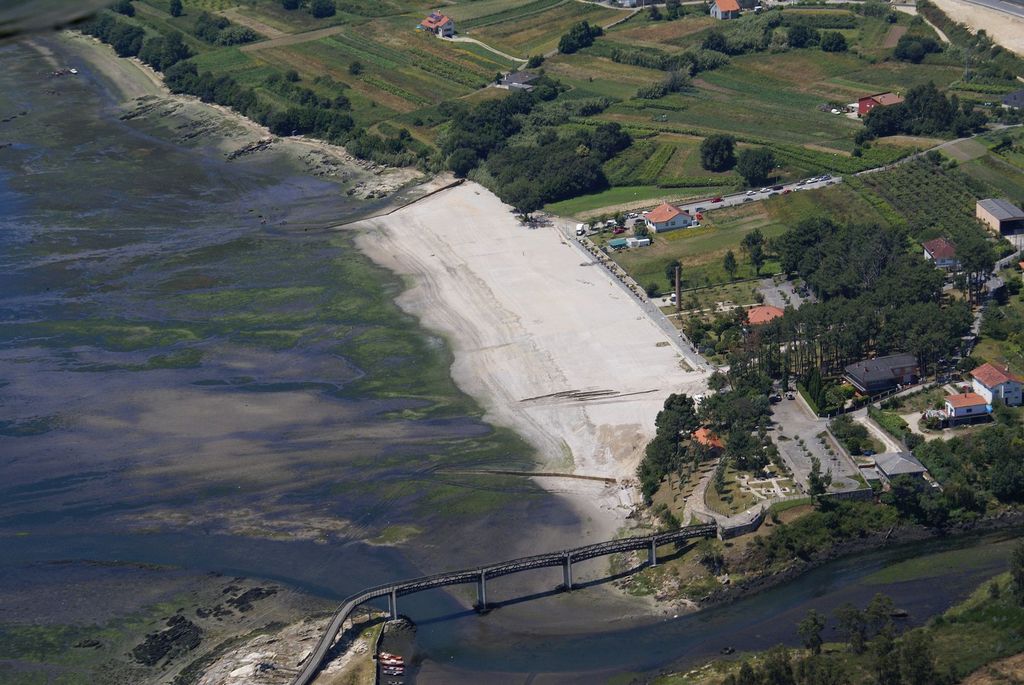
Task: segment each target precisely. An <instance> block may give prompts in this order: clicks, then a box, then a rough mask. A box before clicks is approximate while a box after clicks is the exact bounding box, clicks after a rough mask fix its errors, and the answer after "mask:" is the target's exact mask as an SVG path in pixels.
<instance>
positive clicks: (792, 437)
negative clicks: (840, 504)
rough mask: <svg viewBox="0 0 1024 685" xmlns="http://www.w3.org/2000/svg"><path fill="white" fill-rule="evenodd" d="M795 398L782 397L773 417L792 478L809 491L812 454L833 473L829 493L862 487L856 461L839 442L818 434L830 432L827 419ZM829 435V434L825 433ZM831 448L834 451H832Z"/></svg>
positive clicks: (796, 395) (824, 471) (780, 451)
mask: <svg viewBox="0 0 1024 685" xmlns="http://www.w3.org/2000/svg"><path fill="white" fill-rule="evenodd" d="M793 396H794V398H795V399H792V400H787V399H783V400H782V401H781V402H778V403H776V404H775V405H773V408H772V419H773V420H774V421H775V423H776V424H777V427H776V431H775V433H774V439H775V444H776V445H777V446H778V448H779V454H780V455H781V456H782V458H783V460H784V461H785V462H786V466H788V467H789V469H790V470H791V471H792V472H793V480H794V481H796V482H797V483H798V484H799V485H800V486H802V487H803V489H804V491H805V492H806V491H807V478H808V476H809V475H810V473H811V457H812V456H814V457H817V458H818V460H819V461H821V470H822V472H823V473H828V472H831V473H832V486H831V487H830V488H829V491H830V492H842V491H845V490H856V489H857V488H860V487H862V484H861V482H860V480H858V478H859V475H860V473H859V471H858V469H857V466H856V464H854V463H853V461H852V460H851V459H850V458H849V457H848V456H846V453H845V452H844V451H843V450H842V449H841V448H839V446H838V445H836V444H835V443H834V442H833V441H832V439H831V437H827V438H826V439H825V442H824V443H823V442H822V439H821V438H819V437H818V436H819V435H820V434H821V433H823V432H826V431H827V428H828V419H822V418H818V417H817V416H815V415H814V414H813V413H812V412H811V410H810V409H809V408H808V407H807V405H806V403H804V401H803V400H802V399H801V398H800V396H799V394H796V393H794V395H793ZM826 435H827V433H826ZM829 448H831V451H832V454H830V453H829Z"/></svg>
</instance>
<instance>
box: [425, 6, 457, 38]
mask: <svg viewBox="0 0 1024 685" xmlns="http://www.w3.org/2000/svg"><path fill="white" fill-rule="evenodd" d="M419 28H421V29H423V30H425V31H430V32H431V33H433V34H435V35H438V36H441V37H443V38H451V37H452V36H454V35H455V21H454V20H453V19H452V18H451V17H448V16H445V15H443V14H441V13H440V12H431V13H430V16H429V17H427V18H426V19H424V20H423V21H421V22H420V25H419Z"/></svg>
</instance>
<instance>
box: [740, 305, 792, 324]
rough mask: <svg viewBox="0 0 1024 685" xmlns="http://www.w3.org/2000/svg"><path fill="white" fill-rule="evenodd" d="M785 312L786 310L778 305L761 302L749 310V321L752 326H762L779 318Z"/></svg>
mask: <svg viewBox="0 0 1024 685" xmlns="http://www.w3.org/2000/svg"><path fill="white" fill-rule="evenodd" d="M783 314H785V312H784V311H782V310H781V309H779V308H778V307H773V306H771V305H770V304H761V305H758V306H756V307H751V308H750V309H748V310H747V323H749V324H750V325H751V326H760V325H761V324H766V323H768V322H769V321H773V320H775V319H777V318H779V317H780V316H782V315H783Z"/></svg>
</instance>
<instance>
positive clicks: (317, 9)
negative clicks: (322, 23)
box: [281, 0, 338, 19]
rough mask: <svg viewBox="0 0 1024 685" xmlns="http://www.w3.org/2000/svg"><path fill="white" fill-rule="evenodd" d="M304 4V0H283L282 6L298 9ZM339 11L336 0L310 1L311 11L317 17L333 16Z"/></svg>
mask: <svg viewBox="0 0 1024 685" xmlns="http://www.w3.org/2000/svg"><path fill="white" fill-rule="evenodd" d="M302 4H303V3H302V0H281V6H282V7H284V8H285V9H286V10H297V9H299V7H301V6H302ZM337 11H338V9H337V7H335V5H334V0H311V1H310V3H309V13H310V14H311V15H313V16H314V17H315V18H317V19H323V18H325V17H333V16H334V14H335V13H336V12H337Z"/></svg>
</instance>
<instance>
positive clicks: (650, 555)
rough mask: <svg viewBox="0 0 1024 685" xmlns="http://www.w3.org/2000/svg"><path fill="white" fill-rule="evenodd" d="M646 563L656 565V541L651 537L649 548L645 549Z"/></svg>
mask: <svg viewBox="0 0 1024 685" xmlns="http://www.w3.org/2000/svg"><path fill="white" fill-rule="evenodd" d="M647 565H648V566H657V565H658V543H656V542H655V541H654V538H651V548H650V549H649V550H648V551H647Z"/></svg>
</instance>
